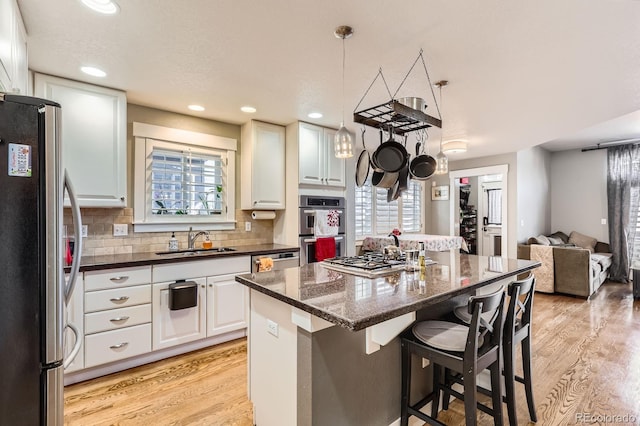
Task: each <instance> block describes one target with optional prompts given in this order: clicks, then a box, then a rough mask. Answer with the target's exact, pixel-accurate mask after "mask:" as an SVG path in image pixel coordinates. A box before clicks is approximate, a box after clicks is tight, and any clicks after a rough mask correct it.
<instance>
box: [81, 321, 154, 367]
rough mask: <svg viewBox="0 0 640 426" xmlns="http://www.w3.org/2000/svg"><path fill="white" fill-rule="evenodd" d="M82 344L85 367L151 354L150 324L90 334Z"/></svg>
mask: <svg viewBox="0 0 640 426" xmlns="http://www.w3.org/2000/svg"><path fill="white" fill-rule="evenodd" d="M84 342H85V359H84V366H85V367H87V368H88V367H93V366H96V365H100V364H106V363H108V362H112V361H118V360H120V359H124V358H129V357H132V356H136V355H140V354H144V353H146V352H151V324H142V325H135V326H133V327H127V328H122V329H120V330H112V331H105V332H103V333H97V334H92V335H89V336H86V337H85V339H84Z"/></svg>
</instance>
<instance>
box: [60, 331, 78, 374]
mask: <svg viewBox="0 0 640 426" xmlns="http://www.w3.org/2000/svg"><path fill="white" fill-rule="evenodd" d="M67 327H68V328H69V329H70V330H71V331H72V332H73V334H74V335H75V336H76V338H75V339H76V340H75V344H74V345H73V349H71V352H69V355H67V357H66V358H65V360H64V362H63V363H62V368H63V369H65V370H66V369H67V367H69V366H70V365H71V363H72V362H73V360H74V359H76V357H77V356H78V352H80V347H81V346H82V339H81V338H80V332H79V331H78V329H77V328H76V326H75V325H73V324H71V323H67V325H66V326H65V328H67Z"/></svg>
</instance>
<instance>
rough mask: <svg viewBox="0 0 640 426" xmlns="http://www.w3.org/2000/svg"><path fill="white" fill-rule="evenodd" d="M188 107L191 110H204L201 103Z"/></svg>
mask: <svg viewBox="0 0 640 426" xmlns="http://www.w3.org/2000/svg"><path fill="white" fill-rule="evenodd" d="M188 108H189V109H190V110H191V111H204V107H203V106H200V105H189V106H188Z"/></svg>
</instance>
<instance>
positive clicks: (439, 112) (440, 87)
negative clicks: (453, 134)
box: [436, 84, 444, 152]
mask: <svg viewBox="0 0 640 426" xmlns="http://www.w3.org/2000/svg"><path fill="white" fill-rule="evenodd" d="M438 88H439V89H440V108H442V111H444V106H442V84H440V85H439V86H438ZM436 105H437V104H436ZM438 114H440V119H441V120H442V112H441V111H440V109H438ZM442 133H444V130H443V129H442V127H441V128H440V152H442Z"/></svg>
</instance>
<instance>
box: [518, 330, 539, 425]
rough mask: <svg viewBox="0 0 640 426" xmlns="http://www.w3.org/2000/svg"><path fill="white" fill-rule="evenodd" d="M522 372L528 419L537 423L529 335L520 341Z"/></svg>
mask: <svg viewBox="0 0 640 426" xmlns="http://www.w3.org/2000/svg"><path fill="white" fill-rule="evenodd" d="M522 370H523V372H524V374H523V379H524V380H523V381H524V390H525V393H526V395H527V406H528V407H529V417H530V418H531V421H532V422H534V423H535V422H537V421H538V416H537V415H536V405H535V403H534V402H533V375H532V374H531V334H528V335H527V337H525V338H524V339H522Z"/></svg>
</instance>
